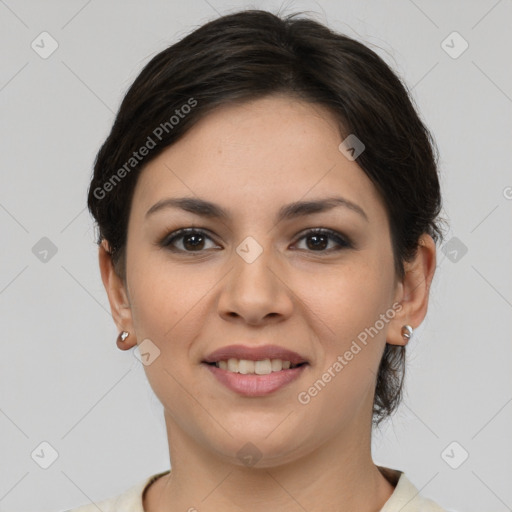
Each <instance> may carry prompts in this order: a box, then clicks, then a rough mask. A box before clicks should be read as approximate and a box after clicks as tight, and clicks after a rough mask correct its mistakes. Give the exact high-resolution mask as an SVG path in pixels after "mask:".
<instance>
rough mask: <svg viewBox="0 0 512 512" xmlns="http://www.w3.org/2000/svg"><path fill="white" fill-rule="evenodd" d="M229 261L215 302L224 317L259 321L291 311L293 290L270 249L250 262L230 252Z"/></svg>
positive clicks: (272, 320) (273, 319)
mask: <svg viewBox="0 0 512 512" xmlns="http://www.w3.org/2000/svg"><path fill="white" fill-rule="evenodd" d="M232 264H233V266H234V268H233V269H232V271H231V272H229V273H228V275H227V277H226V281H225V283H224V287H223V289H222V291H221V295H220V298H219V302H218V309H219V314H220V316H221V317H222V318H223V319H224V320H228V321H230V322H233V321H235V322H241V323H246V324H249V325H263V324H265V323H278V322H282V321H283V320H285V319H286V318H288V317H289V316H290V315H291V313H292V310H293V293H292V291H291V289H290V287H289V285H288V283H287V282H286V281H287V279H286V276H285V275H284V272H283V269H282V266H280V265H278V264H277V262H276V259H275V258H273V257H272V254H271V250H270V249H265V250H264V251H263V252H262V253H261V254H260V255H259V256H258V257H257V258H256V260H254V261H252V262H248V261H246V260H244V258H242V257H241V256H239V254H238V253H237V252H233V263H232Z"/></svg>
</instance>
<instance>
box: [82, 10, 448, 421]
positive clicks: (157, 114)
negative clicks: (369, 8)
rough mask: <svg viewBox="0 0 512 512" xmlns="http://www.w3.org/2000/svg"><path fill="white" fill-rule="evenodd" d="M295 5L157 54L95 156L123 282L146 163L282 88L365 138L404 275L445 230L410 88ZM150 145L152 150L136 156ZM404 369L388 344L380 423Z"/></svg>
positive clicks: (234, 19)
mask: <svg viewBox="0 0 512 512" xmlns="http://www.w3.org/2000/svg"><path fill="white" fill-rule="evenodd" d="M300 14H301V13H295V14H290V15H288V16H286V17H280V16H278V15H275V14H272V13H270V12H267V11H261V10H244V11H240V12H236V13H234V14H229V15H226V16H222V17H220V18H217V19H215V20H213V21H210V22H208V23H206V24H204V25H202V26H201V27H199V28H198V29H196V30H195V31H193V32H192V33H190V34H189V35H187V36H186V37H184V38H183V39H181V40H180V41H178V42H177V43H175V44H173V45H171V46H170V47H168V48H167V49H165V50H163V51H162V52H160V53H159V54H157V55H156V56H155V57H153V58H152V59H151V60H150V62H149V63H148V64H147V65H146V66H145V67H144V69H143V70H142V71H141V73H140V74H139V75H138V77H137V78H136V80H135V81H134V83H133V84H132V85H131V87H130V88H129V90H128V92H127V93H126V95H125V97H124V99H123V101H122V103H121V106H120V108H119V112H118V114H117V117H116V119H115V122H114V125H113V127H112V130H111V132H110V134H109V136H108V137H107V139H106V140H105V142H104V144H103V145H102V147H101V149H100V150H99V152H98V155H97V157H96V161H95V165H94V175H93V177H92V181H91V184H90V187H89V193H88V207H89V210H90V212H91V214H92V215H93V216H94V218H95V220H96V222H97V225H98V227H99V235H98V243H101V241H102V240H103V239H106V240H107V241H108V244H109V247H110V251H111V257H112V261H113V263H114V265H115V268H116V272H117V273H118V274H119V275H120V276H122V277H123V279H126V269H125V246H126V236H127V226H128V218H129V214H130V208H131V199H132V196H133V191H134V188H135V185H136V183H137V176H138V174H139V172H140V170H141V168H142V167H143V165H145V164H147V163H148V162H149V161H150V160H152V159H153V158H155V157H156V156H157V155H158V154H159V153H160V152H161V151H162V150H164V149H165V148H166V147H167V146H169V145H171V144H173V143H175V142H176V141H177V140H178V139H179V138H180V137H182V136H183V135H184V134H185V133H186V132H187V131H188V130H189V129H190V128H191V127H192V126H194V124H195V123H196V122H197V121H199V120H200V119H202V118H203V117H204V116H206V115H207V114H208V113H209V112H211V111H212V110H213V109H215V108H218V107H222V106H223V105H228V104H233V103H235V102H243V101H247V100H252V99H257V98H260V97H264V96H267V95H270V94H275V93H285V94H288V95H291V96H294V97H296V98H298V99H301V100H303V101H308V102H311V103H315V104H320V105H323V106H326V107H328V108H329V109H330V111H331V112H333V113H334V114H335V115H336V116H337V118H338V119H339V128H340V132H341V134H342V135H343V137H346V136H347V135H349V134H355V135H356V136H357V138H358V139H360V140H361V141H362V142H363V143H364V145H365V150H364V151H363V152H362V153H361V154H360V155H359V156H358V158H357V163H358V164H359V166H360V167H361V169H362V170H363V171H364V172H365V173H366V174H367V175H368V177H369V178H370V179H371V181H372V182H373V184H374V185H375V187H376V189H377V190H378V192H379V193H380V195H381V197H382V199H383V201H384V203H385V205H386V209H387V213H388V216H389V222H390V227H391V239H392V240H391V241H392V247H393V254H394V261H395V270H396V273H397V274H398V276H399V277H400V278H403V277H404V262H406V261H410V260H411V258H413V257H414V255H415V253H416V250H417V244H418V239H419V237H420V236H421V235H422V234H423V233H428V234H429V235H431V236H432V237H433V239H434V240H435V241H436V242H437V241H438V240H442V239H443V232H442V230H441V228H440V224H439V223H438V220H437V218H438V215H439V213H440V210H441V194H440V185H439V180H438V171H437V152H436V149H435V144H434V141H433V139H432V137H431V135H430V133H429V131H428V130H427V128H426V127H425V126H424V124H423V123H422V121H421V120H420V118H419V116H418V114H417V112H416V110H415V108H414V106H413V104H412V100H411V99H410V97H409V94H408V92H407V90H406V88H405V87H404V85H403V84H402V82H401V81H400V79H399V78H398V77H397V76H396V75H395V74H394V73H393V71H392V70H391V69H390V68H389V67H388V65H387V64H386V63H385V62H384V61H383V60H382V59H381V58H380V57H379V56H378V55H377V54H376V53H374V52H373V51H372V50H370V49H369V48H368V47H367V46H365V45H363V44H361V43H359V42H357V41H355V40H354V39H351V38H349V37H347V36H344V35H341V34H339V33H336V32H334V31H332V30H331V29H329V28H328V27H326V26H324V25H322V24H321V23H319V22H316V21H314V20H312V19H308V18H300V17H299V16H300ZM143 146H145V147H146V148H148V147H151V149H150V150H149V151H147V152H146V151H145V152H144V153H146V155H145V156H144V157H143V158H141V157H139V153H138V152H139V150H140V149H141V148H142V147H143ZM135 153H136V154H137V157H138V158H135V156H134V154H135ZM141 153H142V151H141ZM404 371H405V349H404V347H401V346H393V345H389V344H386V347H385V350H384V353H383V356H382V360H381V363H380V367H379V371H378V376H377V384H376V390H375V398H374V406H373V420H374V423H375V424H378V423H379V422H380V421H381V420H382V419H384V418H385V417H386V416H388V415H390V414H391V413H392V412H393V411H394V409H395V408H396V407H397V405H398V403H399V402H400V399H401V393H402V385H403V377H404Z"/></svg>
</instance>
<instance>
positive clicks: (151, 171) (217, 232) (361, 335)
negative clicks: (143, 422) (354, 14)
mask: <svg viewBox="0 0 512 512" xmlns="http://www.w3.org/2000/svg"><path fill="white" fill-rule="evenodd" d="M88 206H89V209H90V211H91V213H92V214H93V216H94V218H95V220H96V222H97V225H98V227H99V237H98V244H99V263H100V269H101V276H102V279H103V283H104V285H105V289H106V292H107V294H108V298H109V301H110V305H111V309H112V315H113V318H114V321H115V323H116V325H117V327H118V329H119V332H120V334H119V338H118V341H117V345H118V347H119V348H120V349H122V350H128V349H131V348H133V347H136V346H138V350H139V351H140V355H141V361H142V363H143V364H144V369H145V372H146V375H147V377H148V379H149V382H150V384H151V387H152V389H153V390H154V392H155V394H156V396H157V397H158V399H159V400H160V401H161V403H162V405H163V407H164V416H165V422H166V428H167V435H168V442H169V454H170V463H171V464H170V465H171V467H172V471H166V472H163V473H159V474H156V475H152V476H150V477H148V478H147V479H145V480H144V481H143V482H140V484H138V485H136V486H134V487H132V488H131V489H129V490H127V491H126V492H125V493H123V494H122V495H120V496H118V497H116V498H111V499H109V500H106V501H104V502H101V503H98V504H97V505H98V507H99V508H100V509H101V510H103V511H104V512H106V511H108V510H111V511H114V510H116V511H117V510H119V511H128V510H130V511H137V512H142V511H146V512H161V511H175V510H176V511H177V510H189V511H194V510H198V511H220V510H222V511H223V512H229V511H232V510H237V511H238V510H244V511H254V512H256V511H262V510H265V511H267V510H269V509H271V510H280V511H283V512H285V511H296V510H307V511H308V512H314V511H323V512H325V511H335V510H336V511H342V510H343V511H352V510H357V511H375V510H382V511H386V512H391V511H398V510H401V511H402V512H411V511H416V510H422V511H440V510H442V509H441V508H440V507H439V506H437V505H436V504H435V503H433V502H432V501H430V500H428V499H427V498H425V497H422V496H421V495H419V494H418V491H417V489H415V487H414V486H413V485H412V484H411V482H410V481H409V480H408V479H407V477H406V475H405V474H404V473H403V472H400V471H397V470H391V469H389V468H384V467H378V466H376V465H375V464H374V463H373V461H372V457H371V433H372V426H373V425H377V424H379V423H380V422H381V421H382V420H383V419H385V418H387V417H388V416H389V415H390V414H391V413H392V412H393V411H394V410H395V408H396V407H397V405H398V404H399V402H400V397H401V390H402V382H403V374H404V361H405V346H406V345H407V342H408V341H409V339H410V337H411V335H412V333H413V331H414V329H415V328H416V327H418V326H419V325H420V324H421V323H422V321H423V319H424V318H425V315H426V312H427V307H428V299H429V288H430V284H431V281H432V278H433V275H434V270H435V267H436V242H438V241H439V240H442V234H443V233H442V230H441V229H440V225H439V219H438V215H439V212H440V208H441V196H440V187H439V181H438V174H437V167H436V158H435V151H434V147H433V142H432V139H431V137H430V135H429V132H428V131H427V129H426V128H425V126H424V125H423V123H422V122H421V120H420V119H419V117H418V115H417V113H416V111H415V109H414V107H413V106H412V104H411V100H410V99H409V97H408V94H407V92H406V90H405V88H404V86H403V85H402V84H401V82H400V80H399V79H398V78H397V76H396V75H395V74H394V73H393V72H392V71H391V70H390V68H389V67H388V66H387V65H386V64H385V63H384V62H383V60H382V59H381V58H379V57H378V56H377V55H376V54H375V53H374V52H372V51H371V50H369V49H368V48H367V47H366V46H364V45H362V44H361V43H358V42H356V41H354V40H352V39H350V38H348V37H345V36H343V35H340V34H337V33H334V32H332V31H331V30H329V29H328V28H326V27H325V26H323V25H321V24H319V23H317V22H315V21H312V20H309V19H304V18H302V19H301V18H300V17H297V15H292V16H288V17H286V18H280V17H278V16H275V15H273V14H271V13H269V12H265V11H256V10H253V11H242V12H239V13H235V14H231V15H228V16H224V17H221V18H219V19H217V20H214V21H212V22H210V23H207V24H205V25H203V26H202V27H200V28H198V29H197V30H195V31H194V32H192V33H191V34H189V35H188V36H186V37H185V38H184V39H182V40H181V41H179V42H177V43H176V44H174V45H172V46H171V47H169V48H167V49H166V50H164V51H163V52H161V53H160V54H158V55H156V56H155V57H154V58H153V59H152V60H151V61H150V62H149V63H148V64H147V66H146V67H145V68H144V69H143V71H142V72H141V73H140V75H139V76H138V77H137V79H136V80H135V82H134V83H133V85H132V86H131V88H130V90H129V91H128V93H127V94H126V97H125V98H124V100H123V102H122V105H121V107H120V110H119V113H118V115H117V118H116V120H115V123H114V126H113V128H112V131H111V133H110V135H109V136H108V138H107V140H106V141H105V143H104V144H103V146H102V148H101V150H100V151H99V153H98V156H97V159H96V162H95V168H94V176H93V179H92V182H91V186H90V189H89V198H88ZM75 510H76V511H81V512H85V511H92V510H97V508H96V505H94V504H91V505H89V506H85V507H81V508H78V509H75Z"/></svg>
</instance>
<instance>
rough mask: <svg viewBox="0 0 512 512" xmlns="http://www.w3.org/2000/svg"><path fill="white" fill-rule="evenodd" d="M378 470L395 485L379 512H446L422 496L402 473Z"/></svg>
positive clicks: (383, 469) (386, 469)
mask: <svg viewBox="0 0 512 512" xmlns="http://www.w3.org/2000/svg"><path fill="white" fill-rule="evenodd" d="M379 469H380V470H381V472H382V473H383V474H384V475H385V476H386V478H388V480H390V481H391V482H392V483H393V485H395V490H394V492H393V494H392V495H391V496H390V497H389V499H388V501H386V503H385V504H384V507H382V508H381V510H380V511H379V512H398V511H400V512H448V511H447V510H446V509H444V508H442V507H441V506H439V505H438V504H437V503H436V502H434V501H433V500H431V499H429V498H427V497H426V496H423V495H422V494H421V493H420V491H418V489H417V488H416V487H415V486H414V484H413V483H412V482H411V481H410V480H409V479H408V478H407V476H406V475H405V474H404V473H403V472H402V471H396V470H392V469H389V468H379Z"/></svg>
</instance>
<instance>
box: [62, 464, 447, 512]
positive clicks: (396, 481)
mask: <svg viewBox="0 0 512 512" xmlns="http://www.w3.org/2000/svg"><path fill="white" fill-rule="evenodd" d="M379 469H380V471H381V472H382V473H383V474H384V476H385V477H386V478H387V479H388V480H389V481H390V482H391V483H392V484H393V485H395V490H394V492H393V494H392V495H391V496H390V497H389V499H388V501H386V503H385V504H384V506H383V507H382V508H381V509H380V512H446V510H445V509H443V508H441V507H440V506H439V505H437V504H436V503H434V502H433V501H431V500H429V499H428V498H424V497H422V496H420V494H419V492H418V489H416V487H415V486H414V485H413V484H412V483H411V482H410V481H409V480H408V479H407V477H406V476H405V474H404V473H403V472H402V471H397V470H393V469H389V468H384V467H379ZM168 473H169V470H167V471H164V472H162V473H157V474H155V475H153V476H151V477H149V478H145V479H144V480H143V481H141V482H139V483H138V484H136V485H134V486H133V487H130V488H129V489H128V490H127V491H125V492H124V493H122V494H120V495H118V496H115V497H113V498H108V499H106V500H103V501H100V502H98V503H96V504H94V503H91V504H90V505H83V506H81V507H78V508H74V509H72V510H67V511H65V512H98V509H99V510H101V512H145V511H144V508H143V506H142V495H143V493H144V491H145V490H146V488H147V487H149V486H150V485H151V484H152V483H153V482H154V481H155V480H157V479H158V478H160V477H161V476H163V475H166V474H168Z"/></svg>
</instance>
